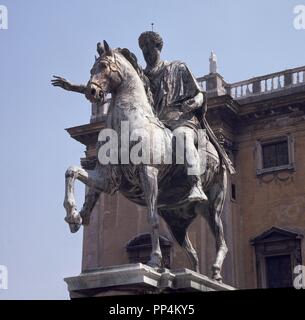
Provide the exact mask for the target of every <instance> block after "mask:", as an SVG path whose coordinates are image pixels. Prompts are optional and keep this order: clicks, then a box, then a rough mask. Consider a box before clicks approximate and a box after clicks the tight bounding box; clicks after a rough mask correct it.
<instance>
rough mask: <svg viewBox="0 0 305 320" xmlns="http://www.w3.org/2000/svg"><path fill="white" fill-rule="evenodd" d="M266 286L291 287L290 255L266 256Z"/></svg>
mask: <svg viewBox="0 0 305 320" xmlns="http://www.w3.org/2000/svg"><path fill="white" fill-rule="evenodd" d="M265 263H266V286H267V288H288V287H292V276H293V275H292V266H291V257H290V255H281V256H270V257H266V262H265Z"/></svg>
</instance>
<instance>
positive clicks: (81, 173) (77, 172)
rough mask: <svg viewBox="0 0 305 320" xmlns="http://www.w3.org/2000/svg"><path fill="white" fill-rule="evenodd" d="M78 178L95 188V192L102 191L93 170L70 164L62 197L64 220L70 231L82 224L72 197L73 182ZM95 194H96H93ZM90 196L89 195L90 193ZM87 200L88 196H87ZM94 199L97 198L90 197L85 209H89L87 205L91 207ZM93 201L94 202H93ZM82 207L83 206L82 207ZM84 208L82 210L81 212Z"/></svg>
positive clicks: (75, 229)
mask: <svg viewBox="0 0 305 320" xmlns="http://www.w3.org/2000/svg"><path fill="white" fill-rule="evenodd" d="M76 179H77V180H79V181H81V182H83V183H84V184H86V185H87V186H89V187H91V188H93V189H94V190H96V192H101V191H102V180H101V179H98V177H97V175H96V172H95V170H88V171H87V170H84V169H83V168H81V167H77V166H71V167H69V168H68V170H67V171H66V174H65V199H64V207H65V209H66V212H67V215H66V217H65V221H66V222H67V223H69V226H70V230H71V232H73V233H74V232H76V231H78V230H79V228H80V226H81V225H82V217H81V215H80V214H79V213H78V212H77V209H76V202H75V197H74V184H75V180H76ZM95 195H96V194H95ZM90 196H91V195H90ZM87 200H88V198H87ZM94 200H95V201H96V200H97V198H96V199H95V197H92V198H91V199H90V201H88V202H90V203H87V206H86V207H85V209H89V207H91V209H92V207H93V205H94V204H93V202H94ZM94 203H95V202H94ZM83 209H84V208H83ZM84 212H86V210H84V211H83V213H84Z"/></svg>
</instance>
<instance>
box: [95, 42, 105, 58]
mask: <svg viewBox="0 0 305 320" xmlns="http://www.w3.org/2000/svg"><path fill="white" fill-rule="evenodd" d="M96 50H97V52H98V54H99V55H100V56H101V55H102V54H103V53H104V52H105V50H104V48H103V46H102V44H101V43H100V42H98V44H97V45H96Z"/></svg>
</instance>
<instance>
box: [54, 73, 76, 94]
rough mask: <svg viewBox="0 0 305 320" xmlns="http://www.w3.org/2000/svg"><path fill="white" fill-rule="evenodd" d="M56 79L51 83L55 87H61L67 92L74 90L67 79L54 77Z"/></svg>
mask: <svg viewBox="0 0 305 320" xmlns="http://www.w3.org/2000/svg"><path fill="white" fill-rule="evenodd" d="M53 77H54V78H55V79H52V80H51V82H52V84H53V86H54V87H61V88H63V89H65V90H68V91H70V90H71V88H72V85H71V83H70V82H69V81H68V80H66V79H65V78H62V77H57V76H53Z"/></svg>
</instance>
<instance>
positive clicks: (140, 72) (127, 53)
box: [117, 48, 154, 109]
mask: <svg viewBox="0 0 305 320" xmlns="http://www.w3.org/2000/svg"><path fill="white" fill-rule="evenodd" d="M117 50H118V52H119V53H121V54H122V55H123V56H124V58H126V60H128V61H129V62H130V64H131V65H132V66H133V68H134V69H135V70H136V72H137V74H138V75H139V77H140V79H141V80H142V82H143V85H144V88H145V92H146V95H147V99H148V101H149V103H150V105H151V106H152V107H153V96H152V93H151V90H150V83H149V79H148V78H147V77H146V75H145V74H144V71H143V69H142V67H141V66H140V65H139V64H138V59H137V57H136V55H135V54H134V53H132V52H131V51H129V50H128V49H127V48H123V49H121V48H118V49H117ZM153 109H154V108H153Z"/></svg>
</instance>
